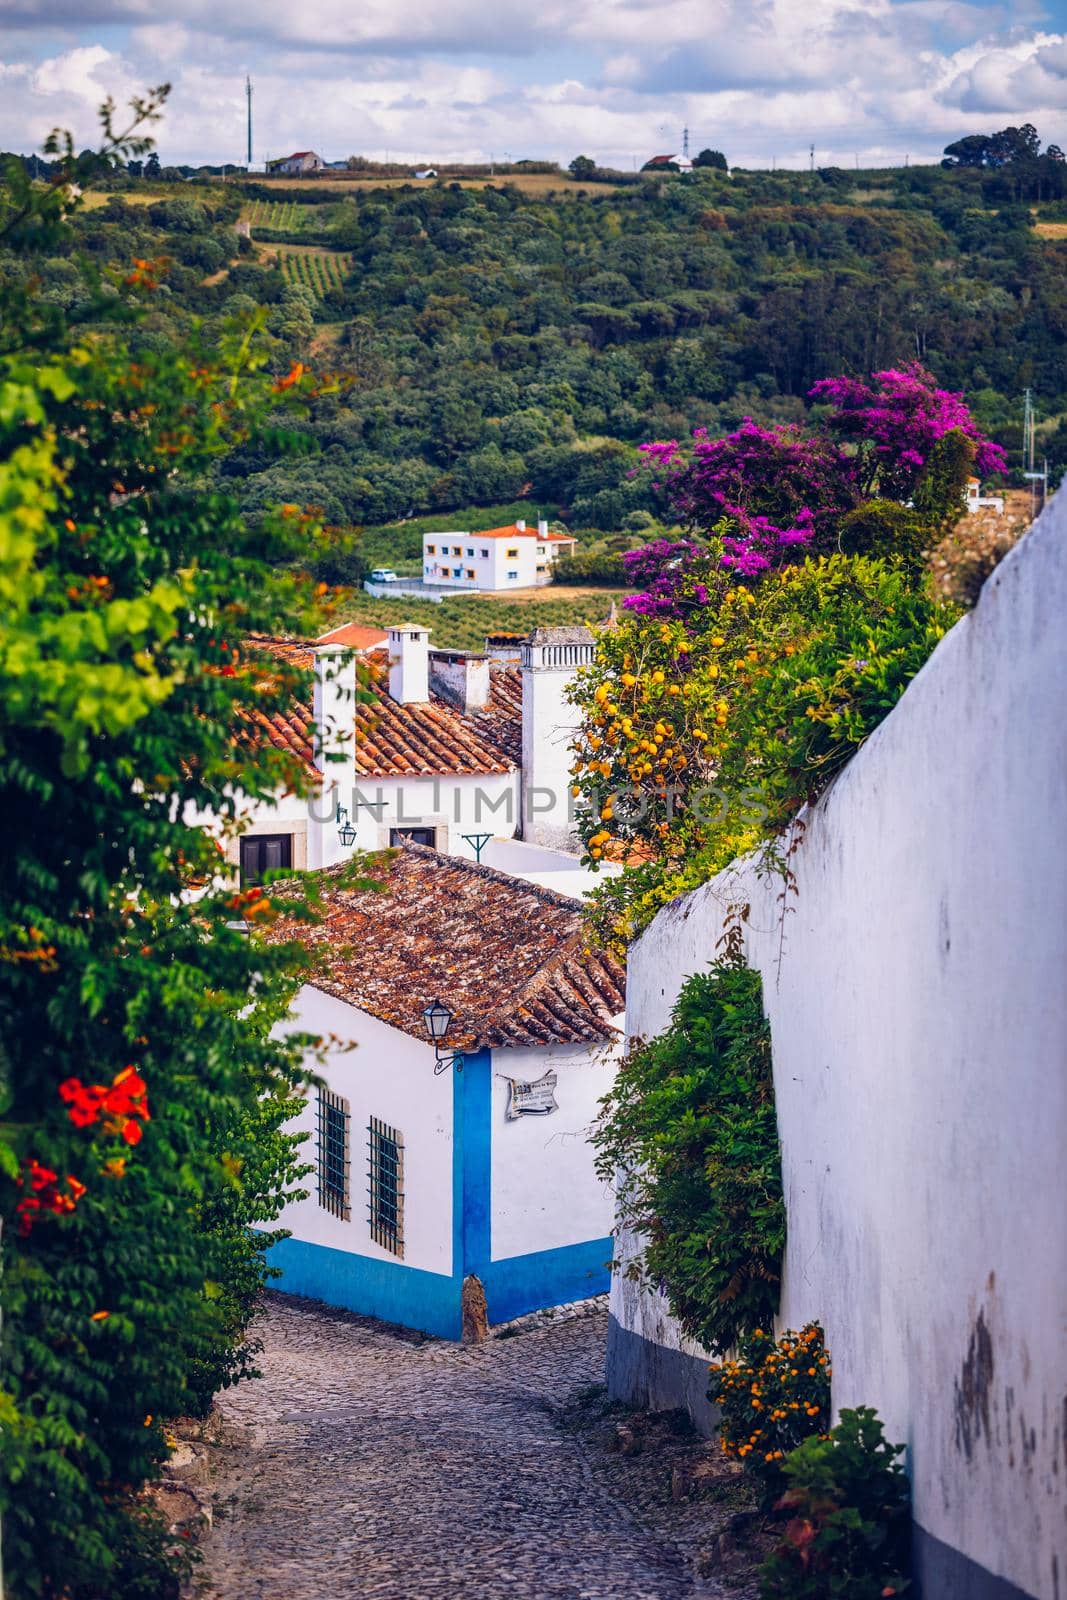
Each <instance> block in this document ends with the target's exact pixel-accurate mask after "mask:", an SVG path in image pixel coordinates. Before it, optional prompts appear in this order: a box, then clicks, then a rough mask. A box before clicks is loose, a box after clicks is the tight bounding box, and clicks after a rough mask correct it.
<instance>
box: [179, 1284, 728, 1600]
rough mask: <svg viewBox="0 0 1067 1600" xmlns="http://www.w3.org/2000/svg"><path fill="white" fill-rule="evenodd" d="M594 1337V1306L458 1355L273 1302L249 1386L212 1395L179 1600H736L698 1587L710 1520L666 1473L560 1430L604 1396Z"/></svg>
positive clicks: (598, 1316)
mask: <svg viewBox="0 0 1067 1600" xmlns="http://www.w3.org/2000/svg"><path fill="white" fill-rule="evenodd" d="M605 1323H606V1315H605V1313H604V1310H603V1307H602V1305H599V1306H594V1307H592V1308H590V1309H585V1308H583V1309H582V1310H581V1311H580V1312H579V1314H578V1315H576V1316H573V1317H570V1318H569V1319H566V1320H557V1321H555V1322H550V1323H548V1324H546V1325H544V1326H535V1327H533V1328H528V1327H527V1328H526V1329H525V1330H524V1331H523V1332H522V1333H521V1334H520V1335H518V1336H516V1337H514V1338H496V1339H491V1340H490V1341H489V1342H487V1343H486V1344H483V1345H480V1346H474V1347H460V1346H456V1345H450V1344H445V1343H439V1342H436V1341H433V1340H423V1339H421V1338H420V1337H419V1336H416V1335H405V1334H404V1333H402V1332H399V1331H398V1330H395V1329H388V1328H385V1327H383V1326H382V1325H380V1324H377V1323H373V1322H370V1321H367V1320H365V1319H362V1318H358V1317H351V1316H348V1315H346V1314H345V1313H339V1312H330V1311H327V1310H325V1309H324V1308H322V1307H320V1306H314V1305H310V1304H308V1303H306V1302H301V1301H297V1300H290V1299H288V1298H286V1297H283V1296H280V1295H271V1296H270V1297H269V1303H268V1307H267V1311H266V1314H265V1316H264V1317H263V1318H262V1320H261V1321H260V1323H259V1324H258V1331H259V1334H260V1337H261V1338H262V1339H263V1341H264V1344H265V1349H264V1352H263V1356H262V1358H261V1360H260V1366H261V1368H262V1371H263V1374H264V1376H263V1379H262V1381H259V1382H250V1383H246V1384H242V1385H240V1386H238V1387H237V1388H236V1389H234V1390H230V1391H228V1392H226V1393H224V1394H223V1395H222V1396H221V1398H220V1402H219V1405H220V1409H221V1411H222V1414H223V1418H224V1423H225V1442H224V1445H223V1447H222V1448H221V1449H220V1450H218V1451H217V1452H212V1454H213V1457H214V1460H213V1468H212V1471H213V1482H212V1484H211V1494H212V1498H213V1500H214V1505H215V1522H214V1527H213V1528H212V1529H211V1531H210V1532H209V1533H208V1534H207V1536H206V1538H205V1540H204V1562H203V1565H202V1567H201V1568H200V1570H199V1572H198V1574H197V1577H196V1578H195V1580H194V1593H195V1594H196V1595H197V1596H199V1597H203V1600H206V1597H208V1596H210V1597H211V1600H344V1597H346V1596H359V1597H364V1596H366V1597H368V1600H418V1597H422V1596H426V1597H432V1596H444V1595H448V1596H450V1597H452V1600H483V1597H484V1600H497V1597H498V1596H499V1597H501V1600H503V1597H505V1596H506V1597H509V1600H516V1597H520V1600H521V1597H531V1600H532V1597H538V1600H540V1597H546V1600H547V1597H553V1596H558V1597H561V1600H563V1597H566V1600H579V1597H582V1600H585V1597H589V1600H608V1597H614V1596H627V1597H632V1600H676V1597H682V1596H691V1595H692V1596H695V1595H725V1594H727V1593H729V1594H730V1595H733V1596H740V1595H743V1594H746V1593H748V1592H749V1591H748V1589H747V1588H745V1587H740V1586H735V1587H732V1588H729V1589H726V1588H723V1587H721V1586H720V1583H719V1581H718V1580H717V1579H716V1578H714V1577H707V1578H701V1577H698V1576H696V1575H695V1573H696V1571H698V1570H699V1568H700V1561H699V1559H694V1557H695V1555H696V1552H695V1551H694V1549H693V1548H692V1545H693V1534H694V1532H696V1533H697V1534H698V1535H699V1537H700V1538H702V1539H704V1540H707V1539H708V1538H709V1536H710V1537H712V1538H713V1536H714V1530H713V1529H712V1530H710V1534H709V1527H708V1511H709V1507H708V1506H706V1505H697V1506H695V1507H691V1506H687V1505H677V1504H674V1503H673V1502H672V1499H671V1494H670V1482H671V1464H670V1459H669V1456H663V1455H662V1454H661V1453H659V1452H657V1459H656V1460H655V1462H654V1463H653V1462H652V1461H651V1460H648V1459H647V1458H646V1461H645V1462H639V1463H636V1464H632V1463H630V1462H629V1461H626V1460H624V1458H623V1457H621V1456H620V1455H618V1454H610V1453H609V1452H608V1451H607V1449H606V1447H605V1446H604V1445H603V1443H602V1442H598V1443H597V1445H596V1447H591V1445H590V1440H589V1436H588V1434H587V1433H583V1431H582V1430H581V1429H580V1428H575V1427H574V1426H573V1425H570V1424H569V1423H568V1421H567V1419H566V1417H565V1415H564V1409H565V1407H566V1406H567V1404H568V1402H573V1401H575V1400H576V1399H578V1400H580V1397H581V1395H582V1394H583V1391H584V1392H585V1393H586V1394H588V1393H589V1392H590V1391H591V1390H592V1388H593V1386H596V1385H598V1384H600V1383H601V1381H602V1377H603V1347H604V1334H605ZM668 1448H669V1447H668ZM692 1448H693V1446H692V1442H691V1441H690V1443H689V1449H690V1450H691V1449H692ZM697 1448H698V1449H700V1450H704V1449H705V1448H706V1447H704V1446H703V1445H698V1446H697ZM635 1466H636V1467H637V1470H636V1472H635V1471H634V1467H635ZM642 1468H644V1470H645V1477H646V1478H647V1483H646V1484H645V1487H644V1488H642V1483H644V1481H645V1480H644V1479H643V1478H642ZM649 1471H651V1477H648V1472H649ZM621 1477H625V1479H626V1487H625V1488H620V1482H621ZM642 1495H644V1497H645V1498H644V1503H642ZM664 1516H665V1517H667V1519H668V1521H670V1522H672V1523H673V1524H674V1526H673V1527H672V1528H671V1529H670V1530H669V1531H667V1532H664V1529H663V1527H662V1526H661V1525H660V1524H659V1520H658V1519H660V1518H661V1517H664Z"/></svg>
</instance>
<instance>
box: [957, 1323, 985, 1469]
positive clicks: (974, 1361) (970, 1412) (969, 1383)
mask: <svg viewBox="0 0 1067 1600" xmlns="http://www.w3.org/2000/svg"><path fill="white" fill-rule="evenodd" d="M993 1365H994V1363H993V1340H992V1339H991V1338H990V1335H989V1329H988V1328H987V1327H986V1320H985V1312H984V1311H979V1313H978V1317H977V1319H976V1321H975V1324H974V1326H973V1328H972V1329H971V1337H970V1340H969V1342H968V1345H967V1359H966V1360H965V1361H964V1363H963V1368H962V1370H961V1372H960V1375H959V1377H958V1378H957V1379H956V1382H955V1397H954V1402H953V1408H954V1410H955V1413H956V1449H957V1450H962V1451H963V1454H964V1455H965V1456H966V1457H967V1460H968V1461H970V1460H971V1458H972V1456H973V1455H974V1447H975V1445H976V1444H977V1443H978V1440H979V1439H980V1438H981V1437H982V1436H983V1434H984V1435H985V1440H986V1444H987V1445H988V1444H989V1443H990V1433H989V1397H990V1393H991V1391H992V1388H993Z"/></svg>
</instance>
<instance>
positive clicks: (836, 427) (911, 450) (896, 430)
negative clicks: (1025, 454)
mask: <svg viewBox="0 0 1067 1600" xmlns="http://www.w3.org/2000/svg"><path fill="white" fill-rule="evenodd" d="M809 399H812V400H815V401H816V402H818V403H820V404H823V405H829V406H831V407H832V410H831V411H830V413H829V415H828V416H827V417H826V419H825V426H826V427H827V428H828V429H829V430H830V431H831V432H833V433H836V434H838V435H840V436H841V437H842V438H846V439H850V440H853V441H854V442H855V444H856V445H857V447H858V448H857V463H858V472H859V477H860V481H861V484H862V487H863V490H864V492H865V493H869V492H870V491H871V490H872V489H873V488H875V487H876V486H877V488H878V489H879V490H880V492H881V493H882V494H883V495H886V496H888V497H890V498H893V499H907V498H908V496H909V495H910V494H911V493H912V491H913V490H914V488H915V486H916V484H917V482H918V480H919V477H920V475H921V473H922V470H923V468H924V467H925V465H926V462H927V460H928V458H929V455H930V451H931V449H932V447H933V446H934V445H935V444H936V443H937V441H938V440H939V439H943V438H944V436H945V434H946V433H951V432H952V431H953V429H959V431H960V432H961V433H963V434H965V435H966V436H967V438H968V439H970V440H971V441H972V442H973V444H974V446H975V453H974V464H975V469H976V471H977V472H978V473H979V475H980V476H982V477H985V476H987V475H988V474H989V473H991V472H1003V471H1004V469H1005V466H1006V462H1005V459H1004V452H1003V450H1002V449H1001V447H1000V445H998V444H994V443H993V441H992V440H991V439H987V438H986V437H985V435H984V434H983V433H982V432H981V430H980V429H979V427H978V425H977V423H976V422H975V420H974V418H973V417H972V416H971V413H970V410H969V408H968V406H967V403H966V401H965V400H964V398H963V396H962V394H954V393H953V392H952V391H951V390H950V389H939V388H938V387H937V384H936V383H935V382H934V380H933V378H932V377H931V376H930V374H929V373H928V372H927V371H926V369H925V367H922V366H920V365H919V363H918V362H917V361H916V362H912V363H911V364H910V365H908V366H906V367H890V368H887V369H886V371H884V372H875V373H873V374H872V376H871V379H870V381H869V382H867V381H865V380H864V379H862V378H844V377H840V378H823V379H822V380H821V381H820V382H819V383H817V384H816V385H815V387H814V388H813V389H812V390H811V393H810V395H809Z"/></svg>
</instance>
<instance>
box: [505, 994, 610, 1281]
mask: <svg viewBox="0 0 1067 1600" xmlns="http://www.w3.org/2000/svg"><path fill="white" fill-rule="evenodd" d="M621 1020H622V1019H621V1018H620V1019H619V1021H620V1023H621ZM617 1057H618V1047H612V1046H610V1045H606V1046H604V1047H602V1048H600V1049H589V1048H587V1047H586V1046H585V1045H554V1046H552V1047H550V1048H545V1049H515V1050H494V1051H493V1093H492V1182H491V1206H492V1212H491V1215H492V1223H491V1229H492V1231H491V1241H492V1255H493V1260H494V1261H500V1260H503V1259H505V1258H506V1257H508V1256H518V1255H525V1254H528V1253H532V1252H534V1251H537V1250H555V1249H559V1248H560V1247H561V1246H563V1245H569V1244H580V1243H583V1242H584V1241H585V1240H587V1239H601V1238H605V1237H606V1236H607V1235H608V1234H609V1233H610V1232H611V1223H612V1209H613V1206H612V1195H611V1190H610V1188H609V1187H608V1186H607V1185H605V1184H602V1183H601V1182H600V1181H599V1180H598V1178H597V1176H596V1174H595V1172H594V1171H593V1151H592V1147H591V1146H590V1144H589V1140H588V1131H589V1129H590V1127H591V1126H592V1124H593V1122H594V1121H595V1120H596V1114H597V1104H598V1102H599V1100H600V1099H601V1097H602V1096H603V1095H605V1094H606V1093H607V1091H608V1089H609V1088H610V1086H611V1081H612V1078H613V1077H614V1074H615V1063H616V1060H617ZM549 1071H554V1072H555V1073H556V1075H557V1078H558V1083H557V1085H556V1100H557V1101H558V1103H559V1110H558V1111H553V1112H552V1113H550V1115H548V1116H538V1117H534V1116H526V1117H517V1118H516V1119H515V1120H514V1121H511V1122H509V1121H508V1119H507V1104H508V1085H507V1083H506V1081H505V1078H516V1079H518V1080H519V1081H520V1082H525V1083H529V1082H533V1081H534V1080H536V1079H537V1078H540V1077H543V1075H544V1074H545V1073H546V1072H549Z"/></svg>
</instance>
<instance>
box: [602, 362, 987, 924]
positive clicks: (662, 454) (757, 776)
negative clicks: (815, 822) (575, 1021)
mask: <svg viewBox="0 0 1067 1600" xmlns="http://www.w3.org/2000/svg"><path fill="white" fill-rule="evenodd" d="M898 380H899V381H898ZM864 392H865V393H867V392H869V394H870V396H871V397H872V399H871V403H870V404H869V405H867V406H866V407H865V406H864V405H863V404H862V398H863V397H862V396H861V395H859V394H858V393H857V392H856V391H854V390H853V389H852V388H850V387H849V386H848V385H845V384H843V385H842V386H838V387H833V388H832V389H829V390H825V391H821V393H820V398H821V399H823V400H825V401H827V402H830V401H833V402H834V406H835V409H832V410H830V411H829V412H828V414H827V421H826V423H825V425H824V427H823V429H822V431H821V432H820V431H819V430H818V429H816V430H814V431H813V432H811V433H810V434H808V435H805V434H802V433H801V432H800V431H799V430H797V429H761V428H757V427H756V426H755V425H754V424H750V423H746V424H745V426H744V427H742V428H741V429H739V430H738V431H737V432H736V433H734V434H732V435H730V436H729V437H728V438H726V439H722V440H710V439H708V438H707V437H705V436H698V437H697V439H696V441H695V444H694V446H693V448H692V450H691V451H690V452H688V453H686V452H682V451H680V450H679V449H678V447H677V446H676V445H674V444H672V443H668V444H665V445H659V446H656V447H654V448H652V449H650V452H649V453H650V456H651V457H652V459H653V460H654V461H655V462H656V464H657V469H658V470H659V471H660V472H661V473H663V474H664V475H665V481H666V483H667V485H668V488H669V491H670V493H671V495H672V497H673V499H674V502H675V504H676V506H677V508H678V509H679V510H680V511H681V512H682V513H683V514H684V516H685V517H686V518H687V519H688V521H689V524H690V532H689V534H688V535H687V537H685V538H682V539H674V540H670V541H668V540H657V541H654V542H652V543H650V544H648V545H646V546H645V547H644V548H642V549H640V550H636V551H632V552H630V553H629V554H628V555H627V556H626V557H624V560H625V562H626V564H627V568H628V576H629V579H630V582H631V583H632V584H633V586H634V590H635V592H634V593H633V594H632V595H629V596H627V598H626V600H625V602H624V607H625V612H626V615H625V618H624V620H622V621H621V623H620V624H619V625H618V626H617V627H615V628H612V629H610V630H605V631H604V632H603V633H602V634H601V636H600V639H599V642H598V648H597V659H596V661H595V663H594V664H593V665H592V667H590V668H588V669H586V670H584V671H583V672H582V673H581V674H580V675H579V678H578V681H577V683H576V685H575V686H574V688H573V690H572V698H573V699H574V700H575V702H576V703H577V704H578V706H579V707H580V708H581V711H582V713H583V716H582V722H581V725H580V728H579V731H578V734H577V736H576V738H575V742H574V754H575V770H574V797H575V799H576V800H577V802H578V807H577V812H578V816H579V826H580V829H581V833H582V838H583V841H584V844H585V846H586V850H587V853H588V859H589V861H590V862H591V863H593V864H596V863H597V862H600V861H602V860H605V859H611V858H612V857H614V858H619V857H620V856H621V857H622V858H623V859H624V860H625V862H626V867H625V870H624V871H623V873H622V874H621V875H619V876H617V877H614V878H612V879H611V880H610V881H607V882H605V884H604V885H603V887H602V888H600V889H599V890H598V891H597V893H596V894H595V896H594V897H593V903H592V912H591V916H592V923H593V927H594V929H595V931H596V933H597V935H598V937H600V938H601V939H602V940H603V941H604V942H606V943H608V944H610V945H612V946H614V947H616V948H621V947H622V946H624V945H625V944H626V943H627V942H628V940H629V939H631V938H632V937H633V936H634V935H635V934H636V933H638V932H639V931H640V930H641V928H642V927H644V926H645V925H646V924H647V922H648V921H649V920H650V918H651V917H652V916H654V915H655V913H656V912H657V911H658V910H659V909H660V907H661V906H663V905H664V904H665V903H666V902H667V901H668V900H670V899H672V898H673V897H674V896H675V895H677V894H679V893H681V892H682V891H684V890H686V889H689V888H692V887H694V886H695V885H697V884H699V883H701V882H703V881H705V880H706V879H707V878H709V877H711V876H713V875H714V874H715V873H717V872H719V871H721V870H722V869H723V868H724V867H726V866H728V865H729V863H730V862H731V861H732V860H734V859H735V858H736V857H738V856H741V855H744V854H746V853H747V852H749V851H753V850H758V851H760V852H761V853H762V860H763V863H764V864H765V865H767V866H770V867H775V868H777V869H779V870H781V869H782V864H783V860H784V858H785V856H786V855H787V854H788V851H789V849H790V840H789V838H788V834H789V830H790V827H791V824H792V822H793V819H794V817H795V816H796V814H797V812H798V811H799V810H800V809H801V807H803V806H804V805H805V804H808V803H811V802H812V801H814V800H816V799H817V798H818V796H819V795H820V794H821V793H822V791H823V790H824V789H825V787H826V785H827V784H828V783H829V782H830V781H831V779H832V778H833V777H834V776H835V774H836V773H837V772H838V771H840V769H841V767H842V766H843V765H844V764H845V762H846V761H848V759H849V758H850V757H851V756H852V755H853V754H854V753H855V751H856V750H857V749H858V748H859V746H860V745H861V744H862V743H863V742H864V740H865V739H866V738H867V737H868V736H869V734H870V733H871V732H872V731H873V730H874V729H875V728H876V727H877V726H878V724H879V723H880V722H881V721H882V719H883V718H884V717H885V716H886V714H887V713H888V712H889V711H890V710H891V709H892V707H893V706H894V705H895V704H896V702H897V701H898V700H899V698H900V696H901V694H902V693H903V692H904V690H905V689H906V688H907V685H908V684H909V683H910V681H911V679H912V678H913V677H914V676H915V674H916V672H918V670H919V669H920V667H921V666H922V665H923V663H924V662H925V661H926V660H927V658H928V657H929V655H930V653H931V651H932V650H933V648H934V647H935V645H936V644H937V642H938V640H939V639H940V638H941V637H942V636H943V634H944V633H945V632H946V630H947V629H948V628H949V627H950V626H951V625H952V623H953V622H954V621H956V619H957V618H958V616H959V614H960V612H959V608H958V606H957V605H955V604H954V603H953V601H952V600H951V599H950V598H949V597H948V596H945V595H939V594H937V593H936V592H935V590H934V587H933V585H932V584H931V582H930V581H929V574H928V570H927V555H928V551H929V549H930V548H932V547H933V546H934V545H935V544H936V543H937V542H938V540H940V539H941V537H942V534H943V530H944V527H945V525H946V523H947V522H952V521H955V520H958V518H959V515H960V513H961V500H962V494H963V490H964V485H965V480H966V477H967V474H968V472H969V470H970V468H971V466H972V463H973V462H974V460H975V456H976V453H978V454H980V455H981V458H982V460H983V461H984V462H985V463H986V465H987V466H991V465H994V464H995V463H996V461H997V460H998V459H999V457H998V456H997V453H996V447H995V446H993V445H990V444H989V443H988V441H985V440H983V439H982V438H981V436H980V435H979V433H978V430H977V429H976V428H975V427H974V425H973V423H972V422H971V420H970V417H969V413H967V411H966V407H965V406H963V402H962V401H961V400H960V398H959V397H958V396H953V395H947V394H946V393H945V392H944V391H941V390H938V389H937V388H936V386H935V385H934V384H933V382H932V380H931V379H930V378H929V377H928V375H926V374H924V373H922V372H921V370H920V369H917V368H916V369H909V370H908V372H906V373H903V374H900V373H896V374H894V373H880V374H876V376H875V379H874V380H872V383H871V385H869V386H868V388H867V390H866V391H864ZM876 400H877V401H878V402H879V403H878V404H875V403H874V402H875V401H876ZM846 415H847V417H848V418H849V419H853V420H849V421H848V422H847V425H846V423H845V422H843V421H842V420H841V419H842V418H844V417H846ZM862 417H866V418H867V419H868V422H869V426H870V435H869V437H868V436H867V435H865V434H863V433H862V431H857V430H860V429H861V424H860V422H858V421H855V420H854V419H856V418H862ZM887 418H888V420H887ZM894 419H895V420H894ZM834 429H838V430H839V431H841V432H842V433H843V434H844V435H845V437H846V444H845V445H841V444H839V443H838V442H837V441H836V440H835V439H834V438H832V437H831V436H830V435H831V433H832V431H833V430H834ZM920 446H921V449H920V448H919V447H920ZM920 457H921V459H920ZM904 490H906V491H907V493H908V495H909V499H908V501H907V503H903V502H902V501H901V500H899V499H894V498H892V495H893V493H894V492H904Z"/></svg>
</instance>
